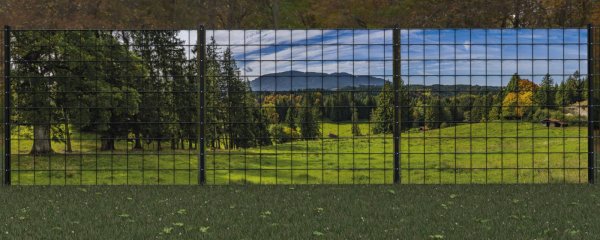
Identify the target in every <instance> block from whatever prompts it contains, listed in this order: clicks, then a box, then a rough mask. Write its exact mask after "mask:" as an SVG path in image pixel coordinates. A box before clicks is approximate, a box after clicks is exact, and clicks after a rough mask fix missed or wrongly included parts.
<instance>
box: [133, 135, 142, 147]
mask: <svg viewBox="0 0 600 240" xmlns="http://www.w3.org/2000/svg"><path fill="white" fill-rule="evenodd" d="M143 149H144V147H142V141H141V137H140V133H139V132H136V133H135V140H134V144H133V149H132V150H143Z"/></svg>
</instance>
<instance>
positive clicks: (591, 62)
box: [587, 24, 600, 184]
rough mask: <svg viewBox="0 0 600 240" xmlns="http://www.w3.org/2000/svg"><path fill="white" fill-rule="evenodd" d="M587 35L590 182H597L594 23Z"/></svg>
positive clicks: (596, 92)
mask: <svg viewBox="0 0 600 240" xmlns="http://www.w3.org/2000/svg"><path fill="white" fill-rule="evenodd" d="M587 36H588V44H587V45H588V72H587V73H588V77H587V78H588V183H590V184H593V183H595V180H596V179H595V175H596V170H595V164H596V161H595V160H596V155H597V154H598V151H599V150H600V149H599V147H598V146H596V143H595V141H594V140H595V139H594V138H595V136H596V135H597V134H596V132H597V131H598V129H599V128H598V124H599V122H598V119H597V116H596V115H597V114H596V111H595V107H594V104H596V103H595V98H596V96H597V94H598V89H596V88H597V87H598V86H597V84H595V77H596V76H595V74H596V73H595V71H594V70H595V64H596V62H595V60H596V59H595V58H594V28H593V27H592V24H588V26H587Z"/></svg>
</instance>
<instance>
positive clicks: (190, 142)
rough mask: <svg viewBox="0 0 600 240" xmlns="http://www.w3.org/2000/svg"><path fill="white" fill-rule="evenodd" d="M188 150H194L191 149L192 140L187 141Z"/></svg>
mask: <svg viewBox="0 0 600 240" xmlns="http://www.w3.org/2000/svg"><path fill="white" fill-rule="evenodd" d="M188 149H190V150H191V149H194V148H192V140H191V139H188Z"/></svg>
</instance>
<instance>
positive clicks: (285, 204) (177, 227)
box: [0, 184, 600, 239]
mask: <svg viewBox="0 0 600 240" xmlns="http://www.w3.org/2000/svg"><path fill="white" fill-rule="evenodd" d="M599 190H600V188H599V187H598V186H595V185H562V184H556V185H485V186H483V185H435V186H416V185H400V186H399V185H371V186H361V185H352V186H350V185H346V186H331V185H288V186H252V185H248V186H232V185H230V186H204V187H199V186H126V187H125V186H91V187H87V186H86V187H73V186H67V187H51V188H48V187H41V186H35V187H5V188H3V189H1V190H0V199H1V200H0V201H1V202H2V209H3V210H2V211H0V219H3V221H0V238H1V239H175V238H177V239H598V236H600V221H598V216H600V191H599Z"/></svg>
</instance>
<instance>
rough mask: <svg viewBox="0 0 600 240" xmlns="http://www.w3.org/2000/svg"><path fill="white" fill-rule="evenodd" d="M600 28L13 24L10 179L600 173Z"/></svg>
mask: <svg viewBox="0 0 600 240" xmlns="http://www.w3.org/2000/svg"><path fill="white" fill-rule="evenodd" d="M598 35H599V34H598V33H597V31H596V29H595V27H593V26H591V25H590V26H588V27H587V28H582V29H579V28H573V29H400V28H398V27H395V28H392V29H314V30H313V29H309V30H291V29H288V30H208V29H205V28H204V27H202V26H200V27H199V28H198V29H196V30H59V29H56V30H27V29H11V28H10V27H8V26H6V27H5V30H4V39H5V42H4V54H5V55H4V60H5V61H4V69H5V71H4V88H5V89H4V90H5V91H4V103H3V104H4V119H3V121H4V130H5V132H4V133H5V135H4V136H5V137H4V161H3V169H4V171H2V174H3V178H2V179H3V182H4V184H5V185H11V184H12V185H80V184H88V185H89V184H92V185H93V184H231V183H244V184H245V183H256V184H320V183H324V184H389V183H401V184H455V183H594V181H595V178H596V176H597V174H598V173H597V171H598V170H597V164H598V161H597V159H596V158H597V154H596V153H597V152H598V149H599V147H600V145H599V143H598V141H595V140H594V139H595V138H596V137H597V136H598V135H599V133H600V132H599V129H600V126H599V122H598V119H600V118H599V116H598V112H597V111H596V110H595V107H596V106H597V104H596V103H597V102H598V100H597V99H598V98H599V97H600V96H599V94H600V93H599V91H598V86H600V82H599V81H600V79H599V78H598V75H597V74H596V72H597V71H598V68H599V67H600V63H598V61H595V59H598V57H597V55H598V54H599V53H600V51H598V50H597V48H598V41H597V39H599V36H598Z"/></svg>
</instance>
